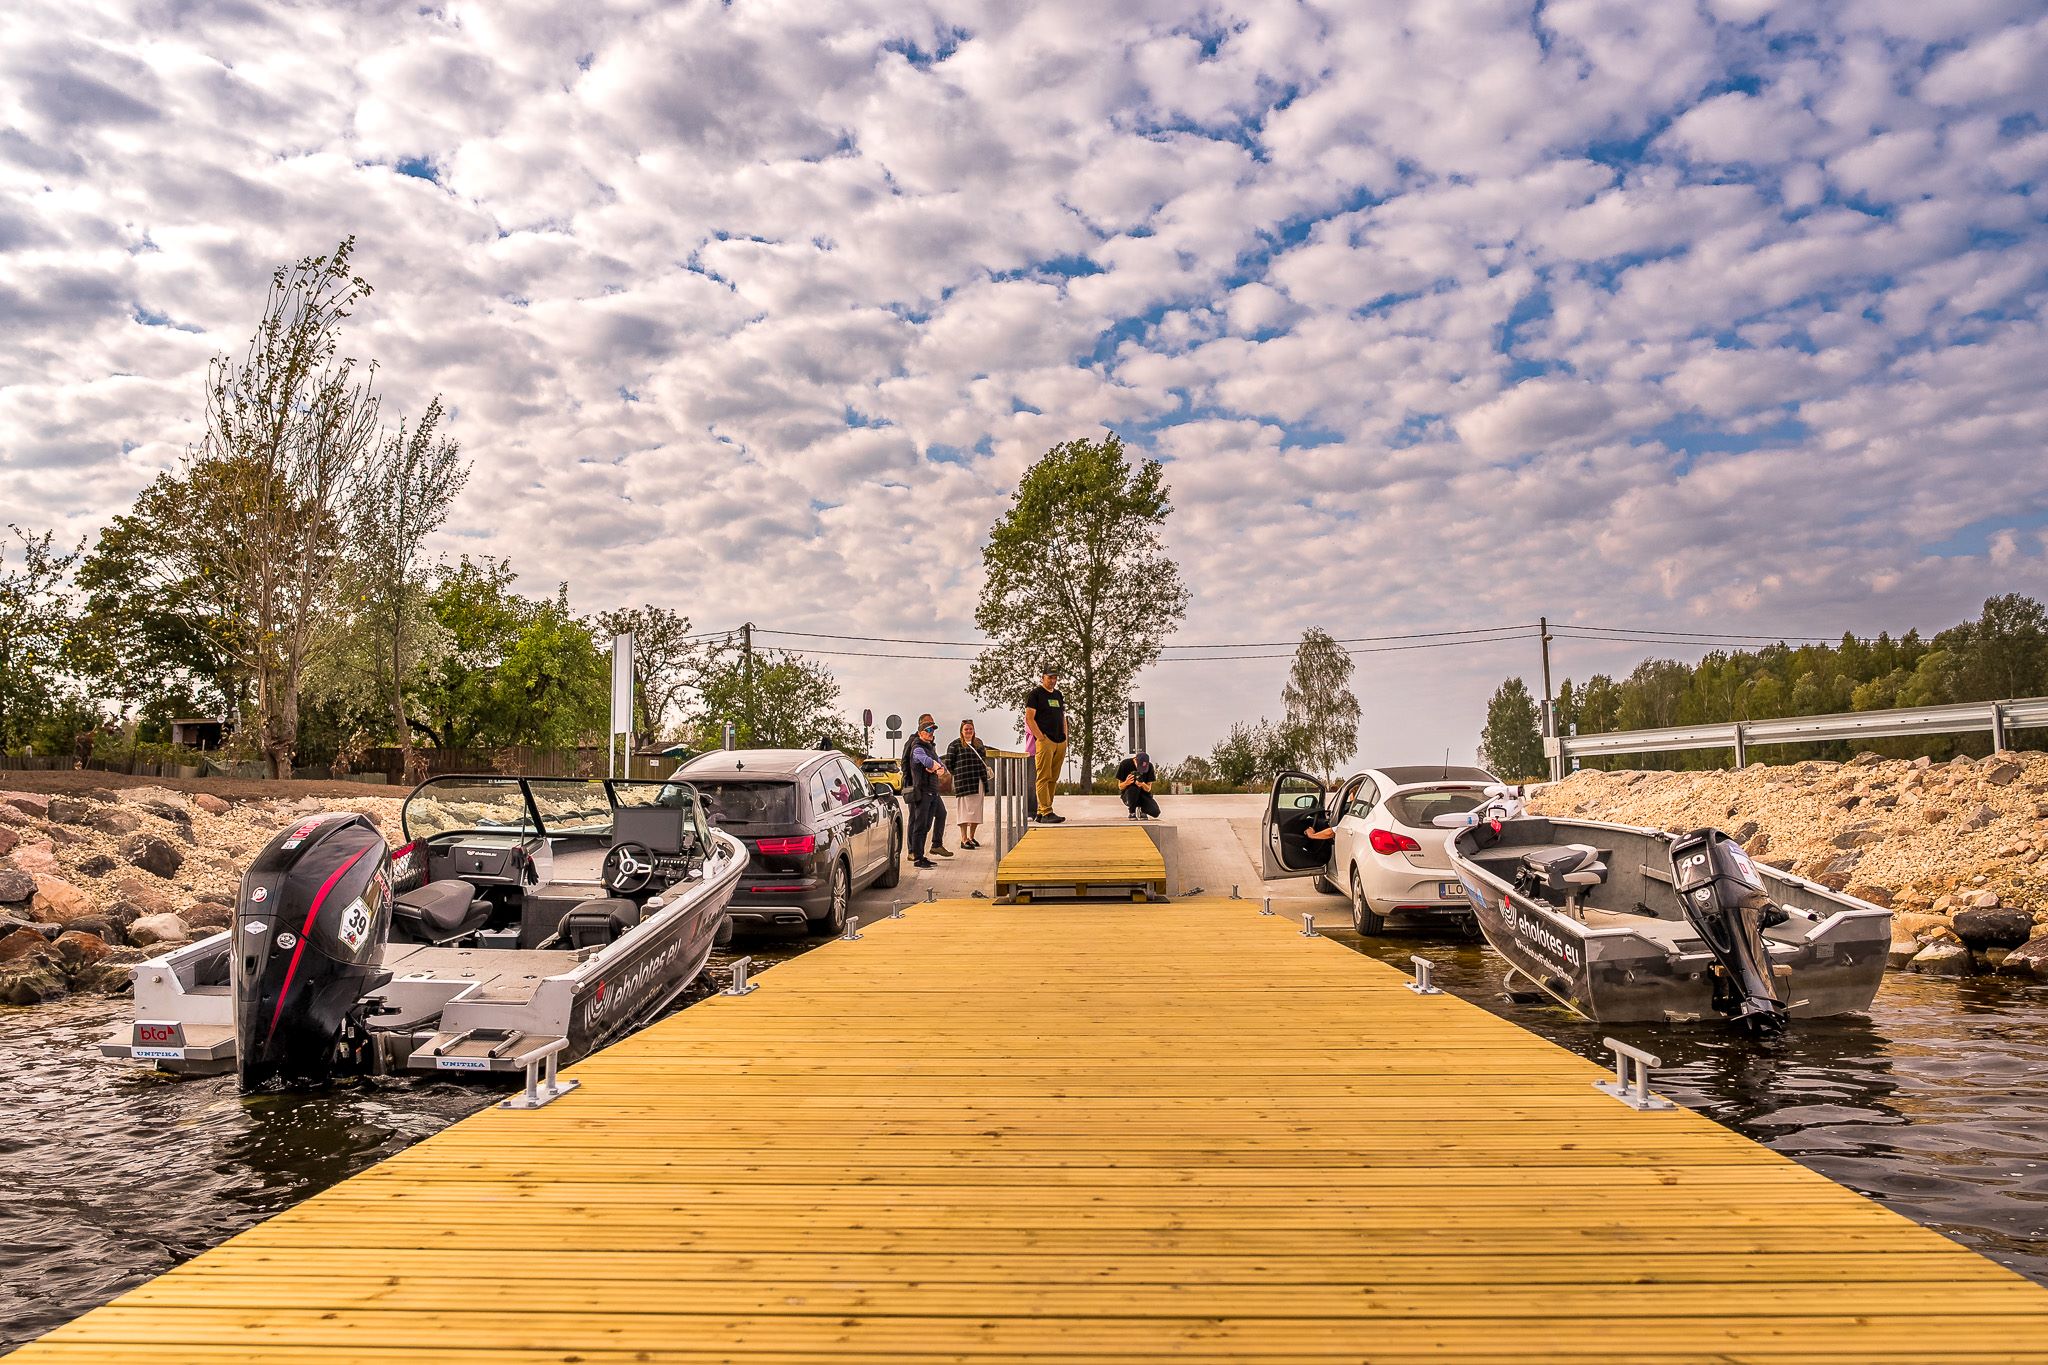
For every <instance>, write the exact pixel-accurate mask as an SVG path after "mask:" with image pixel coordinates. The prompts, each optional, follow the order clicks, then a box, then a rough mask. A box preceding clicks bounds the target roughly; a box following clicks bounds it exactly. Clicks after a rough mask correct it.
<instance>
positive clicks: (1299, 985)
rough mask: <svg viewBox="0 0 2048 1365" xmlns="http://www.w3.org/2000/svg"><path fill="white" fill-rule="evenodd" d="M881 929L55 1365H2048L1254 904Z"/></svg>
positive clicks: (1907, 1249)
mask: <svg viewBox="0 0 2048 1365" xmlns="http://www.w3.org/2000/svg"><path fill="white" fill-rule="evenodd" d="M861 933H862V937H861V938H860V939H859V940H858V941H840V942H833V943H829V944H826V945H824V946H823V947H821V948H819V949H818V950H816V951H814V952H811V953H809V954H806V955H804V956H802V957H799V958H796V959H794V960H793V961H789V962H786V963H783V964H781V965H779V966H777V967H775V968H774V969H773V970H772V971H769V972H767V973H764V974H763V975H762V976H761V977H760V978H759V981H760V989H759V990H758V991H756V992H755V993H753V994H751V995H748V996H744V997H714V998H712V999H710V1000H707V1001H704V1002H703V1003H701V1004H698V1005H695V1006H693V1007H692V1008H690V1009H688V1010H686V1011H684V1012H682V1013H681V1014H678V1015H676V1016H675V1017H673V1018H670V1019H668V1020H667V1021H665V1022H663V1023H661V1024H659V1025H657V1026H655V1027H654V1028H651V1029H649V1030H647V1031H645V1032H643V1033H641V1034H639V1035H637V1036H635V1037H633V1038H631V1039H628V1040H627V1041H625V1042H623V1043H620V1044H618V1045H617V1046H615V1047H613V1048H610V1049H609V1050H607V1051H605V1052H603V1053H601V1054H599V1055H598V1056H596V1057H594V1058H591V1059H590V1060H588V1061H585V1062H584V1063H582V1064H581V1065H579V1066H577V1067H575V1068H574V1069H573V1071H572V1073H571V1074H573V1075H575V1076H576V1077H577V1078H578V1079H580V1080H581V1081H582V1082H583V1088H582V1089H580V1090H578V1091H577V1092H576V1093H574V1094H573V1095H570V1096H568V1097H566V1098H564V1099H563V1100H561V1101H559V1102H558V1103H556V1104H553V1105H551V1106H549V1107H547V1108H544V1109H541V1110H538V1111H535V1112H528V1113H520V1112H512V1111H505V1110H498V1109H495V1108H493V1109H486V1110H484V1111H483V1112H481V1113H479V1114H477V1115H475V1116H474V1117H472V1118H469V1119H467V1120H465V1121H463V1122H461V1123H458V1124H456V1125H454V1126H453V1127H451V1128H449V1129H447V1130H446V1131H444V1132H442V1133H440V1134H439V1135H437V1136H435V1137H432V1138H429V1139H427V1140H425V1141H424V1142H421V1143H420V1144H419V1145H418V1146H416V1147H414V1148H412V1149H411V1150H409V1151H407V1152H405V1153H403V1154H401V1155H399V1156H396V1157H394V1158H392V1159H390V1160H388V1161H386V1162H384V1163H382V1164H381V1165H379V1166H377V1167H375V1168H373V1169H371V1170H369V1171H367V1172H364V1173H363V1174H361V1175H358V1176H356V1177H355V1178H353V1179H350V1180H347V1181H344V1182H342V1183H341V1184H340V1185H337V1186H335V1187H334V1188H332V1189H330V1190H328V1191H327V1192H325V1193H323V1194H320V1195H318V1196H316V1197H314V1198H311V1199H309V1200H307V1201H306V1202H305V1203H303V1204H301V1205H299V1206H298V1207H296V1208H293V1209H291V1210H290V1211H288V1212H285V1213H282V1214H279V1215H277V1216H276V1217H273V1218H271V1219H269V1220H268V1221H266V1222H264V1223H262V1224H261V1225H259V1226H257V1227H255V1228H253V1229H251V1230H249V1231H247V1232H245V1233H243V1234H241V1235H240V1236H237V1237H235V1238H233V1239H231V1240H230V1241H228V1242H227V1243H225V1244H224V1245H222V1246H221V1247H219V1248H217V1249H215V1250H213V1251H211V1252H208V1253H206V1254H204V1255H201V1256H199V1257H198V1258H196V1259H195V1260H193V1261H192V1262H190V1263H189V1264H187V1265H185V1266H182V1267H180V1268H179V1269H177V1270H174V1271H172V1272H170V1273H168V1274H166V1275H164V1276H162V1277H161V1278H159V1279H157V1280H155V1281H152V1282H151V1283H149V1284H147V1285H144V1286H143V1287H141V1288H139V1289H137V1290H135V1291H133V1292H131V1293H129V1294H127V1295H125V1296H123V1297H122V1298H120V1299H119V1300H117V1301H115V1302H114V1303H112V1304H110V1305H108V1306H107V1307H104V1308H101V1309H99V1310H97V1311H94V1312H91V1313H88V1314H86V1315H85V1316H83V1317H82V1318H80V1319H78V1320H77V1321H76V1322H73V1323H71V1324H69V1325H68V1326H66V1327H63V1328H60V1329H59V1330H57V1331H56V1332H53V1333H51V1334H50V1335H49V1336H48V1337H45V1338H44V1339H42V1340H41V1341H39V1342H36V1343H33V1344H31V1345H29V1346H27V1347H25V1348H23V1349H22V1351H21V1352H20V1354H19V1355H18V1357H17V1359H18V1360H20V1361H21V1362H23V1365H46V1363H47V1365H87V1363H88V1362H94V1363H97V1362H110V1363H111V1362H124V1363H125V1362H134V1363H136V1365H141V1363H143V1362H147V1365H168V1363H170V1362H177V1363H178V1365H214V1363H225V1362H251V1361H258V1360H265V1361H292V1362H341V1361H376V1362H424V1361H441V1360H452V1361H464V1362H477V1363H478V1365H486V1363H489V1362H519V1363H520V1365H528V1363H535V1365H537V1363H538V1362H544V1361H552V1362H564V1361H576V1362H589V1363H590V1365H624V1363H625V1362H675V1363H677V1365H680V1363H681V1362H708V1361H713V1360H727V1361H729V1360H747V1361H758V1362H764V1365H765V1363H766V1362H784V1361H817V1362H875V1363H876V1365H880V1362H903V1361H971V1362H978V1363H988V1362H1013V1361H1026V1360H1030V1361H1045V1360H1053V1361H1059V1362H1069V1363H1072V1362H1082V1363H1085V1362H1104V1363H1105V1365H1107V1362H1128V1361H1144V1360H1151V1359H1159V1360H1166V1359H1169V1358H1170V1359H1172V1360H1175V1361H1193V1362H1221V1361H1276V1362H1277V1361H1361V1360H1367V1361H1374V1362H1403V1361H1422V1360H1433V1361H1444V1360H1455V1361H1506V1360H1530V1359H1536V1360H1545V1359H1547V1360H1553V1361H1559V1362H1589V1361H1597V1362H1611V1361H1657V1360H1662V1361H1672V1362H1677V1361H1699V1360H1708V1359H1712V1360H1720V1361H1737V1360H1739V1361H1833V1362H1842V1363H1843V1365H1847V1363H1848V1362H1857V1363H1858V1365H1862V1363H1864V1362H1873V1361H1890V1362H1900V1363H1901V1365H1903V1363H1904V1362H1913V1363H1914V1365H1924V1363H1926V1362H1965V1361H1967V1362H1990V1361H2022V1360H2025V1361H2041V1360H2043V1359H2048V1289H2042V1288H2040V1287H2039V1286H2036V1285H2034V1284H2032V1283H2030V1282H2028V1281H2026V1280H2024V1279H2022V1278H2021V1277H2020V1276H2018V1275H2016V1274H2013V1273H2012V1272H2010V1271H2007V1270H2005V1269H2002V1268H2000V1267H1999V1266H1997V1265H1994V1264H1993V1263H1992V1262H1990V1261H1988V1260H1985V1259H1983V1258H1982V1257H1979V1256H1977V1255H1975V1254H1974V1253H1972V1252H1970V1251H1967V1250H1965V1249H1964V1248H1962V1247H1960V1246H1958V1245H1957V1244H1955V1243H1953V1242H1950V1241H1948V1240H1947V1239H1945V1238H1943V1237H1941V1236H1940V1235H1938V1234H1937V1233H1934V1232H1932V1231H1929V1230H1927V1229H1925V1228H1921V1227H1919V1226H1916V1225H1915V1224H1913V1223H1911V1222H1909V1221H1908V1220H1906V1219H1905V1218H1902V1217H1900V1216H1898V1215H1897V1214H1894V1213H1891V1212H1888V1211H1887V1210H1885V1209H1884V1208H1882V1207H1880V1206H1879V1205H1877V1204H1875V1203H1873V1202H1871V1201H1869V1200H1867V1199H1864V1198H1862V1197H1860V1196H1858V1195H1856V1194H1854V1193H1852V1192H1850V1191H1849V1190H1847V1189H1844V1188H1843V1187H1841V1186H1839V1185H1836V1184H1834V1183H1833V1182H1831V1181H1829V1180H1827V1179H1826V1178H1824V1177H1822V1176H1820V1175H1817V1174H1815V1173H1814V1172H1812V1171H1809V1170H1806V1169H1804V1168H1802V1167H1800V1166H1798V1165H1795V1164H1794V1163H1792V1162H1790V1161H1788V1160H1786V1159H1784V1158H1782V1157H1779V1156H1777V1155H1776V1154H1774V1153H1772V1152H1770V1151H1768V1150H1767V1149H1765V1148H1763V1147H1760V1146H1757V1145H1756V1144H1754V1143H1752V1142H1749V1141H1748V1140H1746V1139H1744V1138H1742V1137H1740V1136H1738V1135H1736V1134H1734V1133H1732V1132H1730V1131H1728V1130H1727V1129H1725V1128H1722V1127H1720V1126H1719V1125H1717V1124H1715V1123H1712V1122H1710V1121H1709V1120H1707V1119H1705V1118H1703V1117H1701V1116H1699V1115H1697V1114H1694V1113H1691V1112H1689V1111H1685V1110H1677V1111H1667V1112H1661V1113H1636V1112H1633V1111H1631V1110H1629V1109H1626V1108H1624V1107H1623V1106H1621V1105H1620V1104H1618V1103H1616V1102H1615V1101H1613V1100H1611V1099H1609V1098H1608V1097H1607V1096H1606V1095H1603V1094H1601V1093H1600V1092H1598V1091H1596V1090H1594V1089H1593V1087H1592V1084H1591V1083H1592V1081H1593V1080H1595V1079H1596V1078H1597V1077H1598V1076H1599V1075H1600V1074H1601V1073H1600V1072H1599V1071H1598V1070H1597V1069H1596V1068H1594V1067H1593V1066H1592V1065H1590V1064H1588V1063H1586V1062H1584V1061H1582V1060H1580V1059H1579V1058H1577V1057H1575V1056H1573V1055H1571V1054H1569V1053H1567V1052H1565V1051H1563V1050H1562V1049H1559V1048H1557V1047H1554V1046H1552V1045H1551V1044H1548V1043H1546V1042H1543V1041H1542V1040H1540V1039H1538V1038H1535V1037H1533V1036H1532V1035H1530V1034H1528V1033H1525V1032H1523V1031H1522V1030H1520V1029H1517V1028H1515V1027H1514V1026H1513V1025H1511V1024H1508V1023H1506V1022H1504V1021H1502V1020H1500V1019H1498V1018H1496V1017H1494V1016H1492V1015H1490V1014H1488V1013H1487V1012H1485V1011H1484V1010H1481V1009H1479V1008H1477V1007H1475V1006H1472V1005H1468V1004H1466V1003H1463V1002H1461V1001H1460V1000H1458V999H1456V998H1455V997H1453V996H1449V995H1434V996H1418V995H1415V994H1414V993H1412V992H1410V991H1409V990H1407V989H1406V988H1405V985H1404V983H1405V980H1406V978H1405V977H1403V976H1402V975H1401V974H1399V973H1398V972H1395V971H1394V970H1392V969H1391V968H1388V967H1386V966H1384V965H1382V964H1380V963H1378V962H1375V961H1372V960H1371V959H1368V958H1365V957H1362V956H1361V955H1359V954H1358V953H1356V952H1353V951H1351V950H1349V949H1347V948H1345V947H1344V946H1343V945H1341V944H1339V943H1336V942H1333V941H1332V940H1330V939H1328V938H1305V937H1303V936H1302V934H1301V929H1300V925H1299V923H1298V922H1296V921H1290V920H1288V919H1286V918H1284V917H1263V916H1261V915H1260V914H1259V913H1258V903H1257V902H1256V901H1223V900H1205V901H1196V902H1180V903H1176V904H1173V905H1170V906H1165V907H1158V906H1148V907H1137V906H1127V907H1114V906H1111V907H1105V906H1101V905H1097V906H1088V907H1082V906H1061V905H1043V904H1041V905H1033V906H1031V907H1028V908H1025V907H1016V908H1011V907H1003V906H994V905H991V904H989V903H988V902H982V901H952V902H940V903H938V904H936V905H917V906H913V907H911V908H910V909H909V910H908V911H907V912H906V914H905V916H904V918H901V919H888V920H883V921H880V922H879V923H874V924H869V925H864V926H862V929H861Z"/></svg>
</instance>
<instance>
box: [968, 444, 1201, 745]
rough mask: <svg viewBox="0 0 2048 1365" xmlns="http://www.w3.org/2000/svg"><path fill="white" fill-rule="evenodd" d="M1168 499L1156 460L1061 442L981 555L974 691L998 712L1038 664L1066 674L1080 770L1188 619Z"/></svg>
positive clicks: (1012, 705)
mask: <svg viewBox="0 0 2048 1365" xmlns="http://www.w3.org/2000/svg"><path fill="white" fill-rule="evenodd" d="M1167 492H1168V490H1167V487H1166V482H1165V479H1164V478H1163V477H1162V474H1161V469H1160V465H1159V464H1158V462H1157V461H1152V460H1147V461H1144V462H1142V463H1139V464H1136V465H1133V464H1132V463H1130V462H1129V461H1128V460H1127V459H1126V457H1125V453H1124V445H1123V442H1122V441H1121V440H1119V439H1118V438H1117V437H1116V436H1114V435H1111V436H1106V437H1104V438H1103V439H1101V440H1099V441H1086V440H1082V441H1066V442H1062V443H1061V444H1059V445H1056V446H1054V447H1053V448H1052V449H1051V450H1049V451H1047V452H1046V453H1045V454H1044V455H1043V456H1041V457H1040V458H1039V460H1038V462H1037V463H1036V464H1034V465H1032V466H1031V468H1030V469H1028V470H1026V471H1025V473H1024V477H1023V479H1022V481H1021V482H1020V483H1019V484H1018V486H1017V492H1016V496H1015V497H1014V498H1013V499H1012V501H1011V504H1010V510H1009V511H1007V512H1005V513H1004V514H1003V516H1002V517H1001V518H1000V519H998V520H997V522H996V524H995V525H994V527H993V528H991V530H990V532H989V543H988V545H987V547H986V548H985V549H983V551H982V556H981V561H982V569H983V571H984V575H985V578H984V581H983V585H982V590H981V599H980V601H979V602H978V603H977V604H976V606H975V611H974V620H975V624H976V625H978V626H979V627H981V629H982V631H983V633H984V634H986V635H987V636H988V637H989V639H990V640H991V641H993V643H992V644H991V645H990V647H989V648H988V649H987V650H985V651H983V653H982V654H981V655H980V657H978V658H977V659H976V660H975V661H974V664H973V665H972V667H971V668H970V669H969V671H968V686H969V689H970V690H971V691H972V692H973V694H974V696H975V699H976V700H977V701H979V702H980V703H981V704H982V705H983V706H986V707H988V708H990V709H992V710H1010V709H1021V706H1022V701H1023V695H1024V693H1025V691H1026V690H1028V688H1029V687H1030V684H1031V680H1032V679H1033V678H1035V677H1036V676H1037V675H1038V673H1039V671H1040V669H1041V668H1042V667H1044V666H1045V665H1047V664H1050V665H1052V666H1054V667H1056V668H1058V669H1059V670H1060V677H1061V688H1060V690H1061V691H1062V692H1064V693H1065V694H1066V698H1067V712H1068V739H1069V741H1070V742H1078V743H1079V745H1080V751H1081V771H1082V772H1084V773H1092V772H1093V771H1095V755H1096V752H1097V750H1098V749H1099V748H1101V747H1103V745H1104V741H1105V739H1106V736H1107V732H1108V730H1109V729H1110V728H1111V727H1112V726H1113V724H1114V720H1115V718H1116V717H1119V716H1121V715H1122V713H1123V708H1124V703H1125V702H1126V701H1128V700H1129V698H1130V692H1131V685H1132V683H1133V682H1134V681H1135V680H1136V678H1137V676H1138V673H1139V672H1140V671H1141V670H1142V669H1144V668H1145V667H1146V666H1147V665H1148V664H1150V663H1152V662H1153V661H1154V660H1156V659H1157V658H1158V657H1159V649H1160V645H1161V644H1162V643H1163V642H1164V641H1165V639H1166V637H1167V635H1168V634H1170V633H1171V632H1172V631H1173V629H1174V627H1175V626H1177V625H1178V624H1179V623H1180V621H1181V619H1182V618H1183V617H1185V616H1186V615H1187V604H1188V591H1187V589H1186V587H1184V586H1183V585H1182V583H1181V577H1180V569H1179V567H1178V566H1177V565H1176V564H1175V563H1174V562H1173V560H1172V558H1171V557H1170V556H1168V554H1167V553H1166V550H1165V546H1164V542H1163V530H1164V527H1165V523H1166V517H1167V514H1168V513H1169V512H1170V511H1171V510H1172V504H1171V502H1170V501H1169V500H1168V497H1167Z"/></svg>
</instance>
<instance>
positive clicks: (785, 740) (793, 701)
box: [690, 640, 859, 752]
mask: <svg viewBox="0 0 2048 1365" xmlns="http://www.w3.org/2000/svg"><path fill="white" fill-rule="evenodd" d="M692 684H693V686H692V691H693V692H694V693H695V696H696V705H695V709H694V710H693V711H692V713H691V715H690V721H691V724H692V726H693V729H694V733H695V734H696V735H698V736H699V737H700V738H702V739H703V740H704V741H705V743H706V745H707V747H716V746H717V744H718V743H719V742H720V740H721V738H722V736H723V732H724V726H725V723H726V722H727V721H731V722H732V724H733V727H734V733H735V742H736V743H737V744H738V746H739V747H740V748H742V749H808V748H810V747H811V746H812V745H814V744H816V743H817V742H818V738H819V736H821V735H823V736H825V737H828V738H830V739H831V740H832V742H833V744H834V745H836V746H837V747H839V748H842V749H846V750H848V751H849V752H852V751H854V750H856V749H857V748H858V743H857V741H858V740H859V734H858V732H857V731H856V730H855V729H854V727H853V726H852V725H850V724H848V723H847V721H846V719H845V718H844V717H843V716H841V715H840V714H839V680H838V679H837V678H835V677H833V676H832V671H831V670H830V669H828V668H826V667H825V666H824V665H823V664H820V663H816V662H813V661H812V660H810V659H806V658H804V657H803V655H801V654H796V653H791V652H788V651H783V650H766V651H757V652H756V653H755V655H754V658H753V663H752V666H751V667H749V666H748V663H747V660H746V658H745V655H744V653H743V651H742V649H741V647H740V645H739V643H738V642H737V641H733V640H724V641H718V642H715V643H713V644H711V645H710V646H709V647H708V648H706V649H704V650H703V651H702V652H701V653H700V654H699V655H698V658H697V663H696V667H695V669H694V677H693V679H692Z"/></svg>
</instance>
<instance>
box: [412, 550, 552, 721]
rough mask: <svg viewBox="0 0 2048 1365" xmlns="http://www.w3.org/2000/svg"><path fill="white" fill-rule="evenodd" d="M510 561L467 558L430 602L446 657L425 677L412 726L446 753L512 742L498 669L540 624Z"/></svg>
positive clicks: (436, 589) (437, 587)
mask: <svg viewBox="0 0 2048 1365" xmlns="http://www.w3.org/2000/svg"><path fill="white" fill-rule="evenodd" d="M517 578H518V574H517V573H515V572H514V571H513V568H512V565H511V563H510V561H508V560H504V559H499V558H495V557H493V556H490V555H484V556H480V557H478V558H475V559H472V558H470V557H469V556H468V555H464V556H463V557H462V558H461V560H460V561H458V562H457V563H456V565H455V567H454V568H452V569H449V570H447V571H445V572H444V573H443V574H442V575H441V578H440V581H439V582H438V583H436V584H435V586H434V589H433V591H432V592H431V593H430V594H429V595H428V598H427V602H428V606H429V608H430V609H431V610H432V611H433V614H434V619H435V621H436V622H438V623H439V624H440V626H441V627H442V628H443V629H444V630H446V631H447V632H448V648H447V652H446V653H445V654H443V655H442V657H441V658H440V659H439V660H437V661H436V662H435V663H434V664H433V666H432V667H430V668H428V669H427V670H426V677H425V678H424V680H423V681H422V682H421V684H420V686H419V687H418V688H417V689H416V690H415V692H414V694H413V701H414V705H413V710H412V711H411V712H410V713H408V715H407V718H406V723H407V724H408V725H409V726H411V727H412V729H413V730H414V731H415V732H416V733H422V734H425V735H426V736H427V737H428V738H430V739H431V740H433V742H434V743H435V744H436V745H437V746H438V747H440V748H443V749H468V748H475V747H479V746H482V745H485V744H495V743H505V742H509V741H505V740H502V739H500V738H499V736H501V735H503V734H504V733H506V732H507V730H508V729H509V726H508V724H507V723H506V721H505V719H504V717H502V716H501V715H500V714H499V712H498V708H499V702H500V697H499V694H498V669H499V667H500V666H501V665H502V664H503V663H504V661H505V659H506V656H507V655H509V654H510V653H511V652H512V648H513V645H514V643H515V642H516V641H517V640H518V639H519V636H520V634H521V632H523V631H524V630H525V629H526V627H527V625H528V624H529V623H530V622H531V621H532V620H533V614H534V604H533V603H532V602H531V601H530V600H528V599H527V598H524V597H521V596H520V595H519V594H518V593H516V592H514V591H513V590H512V584H513V583H514V582H515V581H516V580H517Z"/></svg>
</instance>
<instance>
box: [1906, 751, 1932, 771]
mask: <svg viewBox="0 0 2048 1365" xmlns="http://www.w3.org/2000/svg"><path fill="white" fill-rule="evenodd" d="M1906 766H1907V767H1909V768H1930V767H1932V766H1934V760H1933V759H1931V758H1929V757H1928V756H1927V755H1926V754H1922V755H1920V757H1918V758H1916V759H1914V760H1913V761H1912V762H1911V763H1909V764H1907V765H1906Z"/></svg>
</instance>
